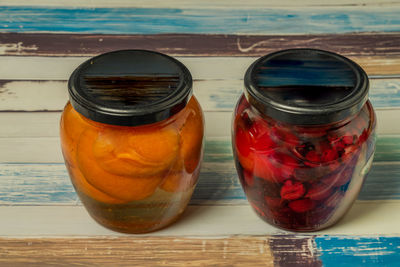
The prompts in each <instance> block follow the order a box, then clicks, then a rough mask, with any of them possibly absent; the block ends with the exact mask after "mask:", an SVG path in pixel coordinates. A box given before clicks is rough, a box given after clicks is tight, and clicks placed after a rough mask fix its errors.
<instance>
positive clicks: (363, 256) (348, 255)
mask: <svg viewBox="0 0 400 267" xmlns="http://www.w3.org/2000/svg"><path fill="white" fill-rule="evenodd" d="M384 219H385V218H382V220H384ZM314 242H315V244H316V250H317V253H318V254H317V255H318V258H319V259H320V260H321V261H322V263H323V266H325V267H331V266H332V267H336V266H343V267H355V266H363V267H376V266H399V262H400V237H398V236H391V237H386V236H377V237H361V236H353V237H350V236H317V237H315V240H314Z"/></svg>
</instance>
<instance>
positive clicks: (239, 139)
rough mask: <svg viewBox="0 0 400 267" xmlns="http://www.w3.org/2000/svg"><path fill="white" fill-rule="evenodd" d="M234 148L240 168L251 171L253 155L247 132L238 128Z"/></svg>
mask: <svg viewBox="0 0 400 267" xmlns="http://www.w3.org/2000/svg"><path fill="white" fill-rule="evenodd" d="M235 147H236V152H237V157H238V160H239V162H240V164H241V165H242V167H243V168H244V169H246V170H248V171H250V172H251V171H252V170H253V167H254V153H253V152H252V151H251V149H250V147H251V140H250V137H249V135H248V132H247V131H245V130H244V129H243V128H240V127H238V128H237V129H236V135H235Z"/></svg>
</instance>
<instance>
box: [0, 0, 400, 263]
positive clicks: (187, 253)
mask: <svg viewBox="0 0 400 267" xmlns="http://www.w3.org/2000/svg"><path fill="white" fill-rule="evenodd" d="M110 2H111V1H110ZM294 47H311V48H320V49H327V50H331V51H334V52H338V53H341V54H343V55H345V56H348V57H349V58H351V59H353V60H355V61H356V62H358V63H359V64H360V65H361V66H362V67H363V68H364V69H365V70H366V71H367V73H368V75H369V78H370V82H371V89H370V99H371V101H372V103H373V105H374V107H375V108H376V112H377V116H378V140H377V148H376V154H375V160H374V163H373V167H372V170H371V173H370V175H369V177H368V179H367V181H366V183H365V185H364V187H363V189H362V192H361V194H360V196H359V198H358V200H357V201H356V203H355V204H354V206H353V208H352V209H351V210H350V212H349V213H348V214H347V215H346V217H345V218H344V219H343V220H342V221H340V222H339V223H338V224H337V225H335V226H334V227H331V228H329V229H326V230H323V231H319V232H315V233H308V234H296V233H291V232H286V231H283V230H279V229H276V228H274V227H272V226H270V225H268V224H266V223H264V222H263V221H261V220H260V219H259V218H258V217H257V216H256V215H255V213H254V212H253V211H252V210H251V208H250V207H249V205H248V203H247V201H246V199H245V196H244V193H243V191H242V189H241V187H240V184H239V181H238V179H237V174H236V171H235V169H234V165H233V159H232V151H231V143H230V127H231V126H230V121H231V116H232V110H233V107H234V105H235V103H236V101H237V99H238V97H239V96H240V94H241V93H242V90H243V76H244V72H245V70H246V69H247V67H248V66H249V64H251V62H253V61H254V60H255V59H256V58H257V57H259V56H261V55H264V54H266V53H269V52H272V51H276V50H279V49H286V48H294ZM117 49H151V50H157V51H160V52H163V53H167V54H169V55H172V56H175V57H177V58H178V59H179V60H181V61H182V62H183V63H184V64H185V65H186V66H187V67H188V68H189V70H190V71H191V73H192V74H193V77H194V93H195V95H196V96H197V97H198V99H199V101H200V103H201V105H202V107H203V109H204V112H205V117H206V146H205V156H204V163H203V165H202V171H201V175H200V180H199V184H198V186H197V188H196V190H195V193H194V195H193V198H192V201H191V203H190V205H189V207H188V209H187V211H186V212H185V213H184V215H183V216H182V218H181V219H180V220H179V221H177V222H176V223H175V224H173V225H172V226H170V227H168V228H166V229H163V230H161V231H158V232H155V233H151V234H145V235H125V234H119V233H115V232H112V231H110V230H107V229H105V228H103V227H101V226H99V225H97V224H96V223H95V222H94V221H93V220H92V219H91V218H90V217H89V215H88V214H87V213H86V211H85V209H84V208H83V206H82V205H81V203H80V202H79V199H78V198H77V195H76V194H75V192H74V190H73V187H72V185H71V183H70V181H69V178H68V175H67V172H66V169H65V166H64V164H63V159H62V156H61V152H60V144H59V137H58V123H59V118H60V113H61V110H62V108H63V106H64V105H65V103H66V102H67V99H68V95H67V87H66V80H67V79H68V77H69V75H70V74H71V72H72V71H73V69H74V68H75V67H77V66H78V65H79V64H80V63H82V62H83V61H84V60H86V59H87V58H88V57H91V56H93V55H97V54H99V53H103V52H107V51H112V50H117ZM399 117H400V2H399V1H373V0H364V1H359V0H337V1H335V2H334V3H328V2H323V1H316V0H305V1H294V0H291V1H282V0H279V1H278V0H272V1H268V2H266V1H261V0H260V1H250V2H248V1H239V0H232V1H211V0H205V1H201V2H200V1H186V0H168V1H159V0H155V1H129V0H117V1H113V2H112V3H109V1H106V0H98V1H90V0H80V1H68V3H67V2H66V1H61V0H31V1H29V2H27V1H20V0H18V1H11V0H9V1H7V0H3V1H0V125H1V127H0V266H27V265H29V266H48V265H50V266H52V265H65V266H72V265H79V266H81V265H90V266H91V265H94V264H98V265H100V266H125V265H126V266H134V265H137V266H336V265H338V264H340V266H399V262H400V229H399V222H400V200H399V199H400V153H399V152H400V120H399Z"/></svg>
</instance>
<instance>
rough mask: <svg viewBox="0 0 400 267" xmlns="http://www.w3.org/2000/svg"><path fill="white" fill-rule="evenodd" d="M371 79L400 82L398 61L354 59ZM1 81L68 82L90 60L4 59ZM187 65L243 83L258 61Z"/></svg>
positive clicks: (205, 75) (199, 74)
mask: <svg viewBox="0 0 400 267" xmlns="http://www.w3.org/2000/svg"><path fill="white" fill-rule="evenodd" d="M350 58H351V59H353V60H354V61H355V62H357V63H358V64H360V65H361V66H362V67H363V68H364V69H365V71H366V72H367V73H368V75H369V77H370V78H399V77H400V60H399V59H398V58H396V57H375V56H373V57H369V56H367V57H350ZM0 59H1V63H2V64H0V79H1V80H68V79H69V76H70V75H71V73H72V72H73V71H74V69H75V68H76V67H78V66H79V65H80V64H81V63H83V62H84V61H85V60H87V59H89V57H31V56H23V57H19V56H6V57H1V58H0ZM176 59H178V60H179V61H181V62H182V63H183V64H185V65H186V67H187V68H188V69H189V70H190V72H191V74H192V76H193V79H195V80H241V79H243V77H244V74H245V72H246V70H247V68H248V67H249V66H250V65H251V64H252V63H253V62H254V61H255V60H256V59H257V57H176Z"/></svg>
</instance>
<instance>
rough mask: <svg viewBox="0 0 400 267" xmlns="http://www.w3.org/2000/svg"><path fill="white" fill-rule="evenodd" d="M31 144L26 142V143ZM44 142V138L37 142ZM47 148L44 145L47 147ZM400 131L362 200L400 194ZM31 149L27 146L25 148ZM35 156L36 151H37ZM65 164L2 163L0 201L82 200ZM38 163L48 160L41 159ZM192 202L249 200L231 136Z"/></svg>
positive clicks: (218, 143)
mask: <svg viewBox="0 0 400 267" xmlns="http://www.w3.org/2000/svg"><path fill="white" fill-rule="evenodd" d="M22 147H26V146H22ZM40 147H45V145H44V143H42V145H38V146H37V150H38V151H39V149H40ZM42 150H43V148H42ZM399 150H400V136H395V137H383V138H382V137H381V138H379V139H378V142H377V149H376V158H375V162H374V163H373V166H372V169H371V172H370V174H369V176H368V178H367V179H366V181H365V183H364V187H363V189H362V190H361V193H360V195H359V198H358V199H359V200H393V199H400V180H399V179H398V177H399V176H400V163H399V160H400V153H399ZM25 152H28V153H29V151H28V150H25ZM32 157H36V158H37V155H36V154H35V153H34V151H33V150H32ZM49 158H53V159H54V158H57V159H59V162H60V163H52V164H50V163H47V164H46V163H36V164H34V163H31V164H28V163H9V164H7V163H2V164H0V205H77V204H79V205H81V204H80V202H79V200H78V198H77V196H76V194H75V191H74V189H73V187H72V185H71V182H70V180H69V177H68V174H67V171H66V169H65V166H64V164H63V163H61V161H62V157H61V153H60V154H59V155H53V156H52V157H49ZM39 162H44V159H43V158H39ZM190 203H191V204H192V205H205V204H212V205H226V204H229V205H233V204H235V205H243V204H244V205H246V204H247V201H246V197H245V195H244V192H243V190H242V187H241V185H240V182H239V179H238V176H237V173H236V169H235V167H234V163H233V158H232V150H231V144H230V141H229V139H225V140H208V141H207V142H206V146H205V156H204V161H203V164H202V169H201V173H200V179H199V182H198V184H197V187H196V189H195V191H194V194H193V197H192V200H191V202H190Z"/></svg>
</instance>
